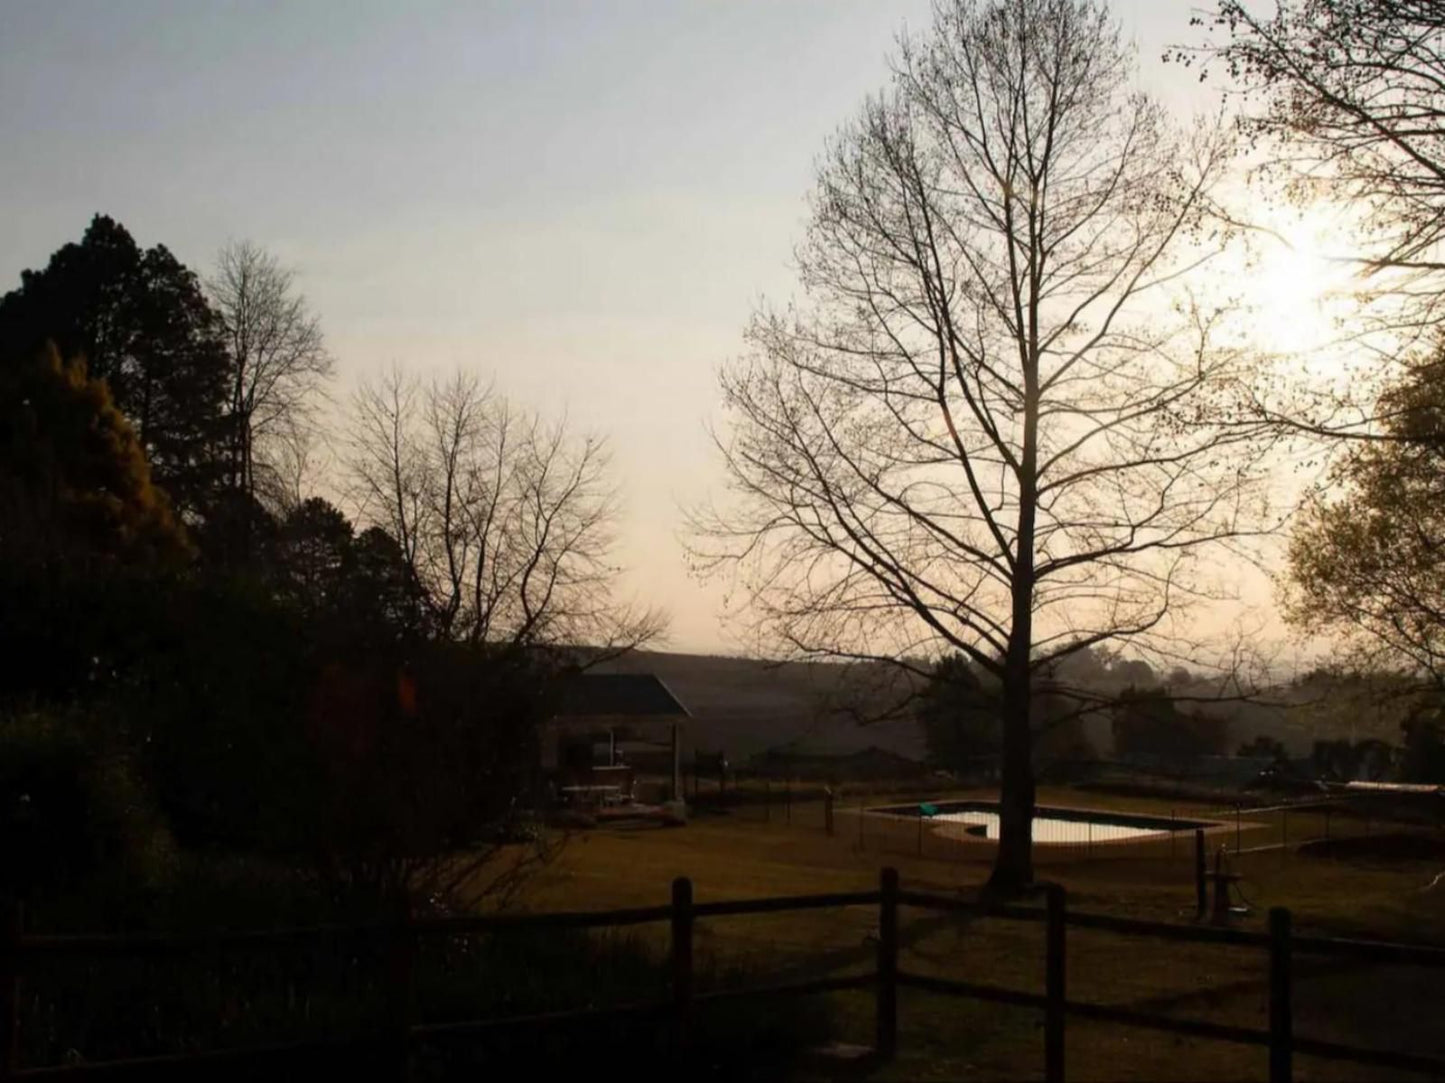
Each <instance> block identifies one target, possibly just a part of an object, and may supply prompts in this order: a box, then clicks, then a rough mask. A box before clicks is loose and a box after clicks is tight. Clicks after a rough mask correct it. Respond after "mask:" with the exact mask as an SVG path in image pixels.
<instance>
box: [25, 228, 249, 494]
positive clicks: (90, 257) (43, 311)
mask: <svg viewBox="0 0 1445 1083" xmlns="http://www.w3.org/2000/svg"><path fill="white" fill-rule="evenodd" d="M47 342H53V343H54V344H55V347H56V349H57V350H58V351H59V353H60V355H61V356H62V357H65V358H81V359H83V360H84V362H85V364H86V370H87V373H88V375H89V377H90V378H91V379H93V380H100V381H104V382H105V384H106V386H107V387H108V388H109V391H110V395H111V398H112V400H113V401H114V404H115V407H116V409H118V410H119V411H120V412H121V414H122V415H123V416H124V417H125V418H126V419H127V420H128V421H129V422H130V424H131V426H132V427H133V428H134V430H135V433H136V437H137V439H138V440H139V443H140V446H141V448H142V449H143V450H144V452H145V456H146V459H147V460H148V461H149V463H150V465H151V470H152V471H153V473H154V475H155V480H156V483H157V484H159V485H160V486H161V487H162V488H164V489H165V490H166V492H167V493H168V494H169V495H170V497H171V499H172V501H173V502H174V504H175V506H176V508H177V510H178V511H180V512H181V513H182V514H184V515H192V514H195V513H198V512H201V511H203V510H204V508H205V506H206V504H207V502H208V499H209V496H210V494H211V492H212V490H213V489H214V487H215V485H216V483H217V481H218V480H219V476H220V475H219V468H220V457H219V451H220V445H219V438H220V436H221V424H222V416H223V409H224V398H223V395H224V389H225V386H226V379H227V372H228V369H229V359H228V357H227V353H226V348H225V344H224V341H223V340H222V338H221V327H220V324H219V322H218V321H217V318H216V314H215V312H214V311H212V309H211V307H210V305H209V304H208V303H207V301H206V298H205V295H204V293H203V291H202V289H201V285H200V282H199V280H198V279H197V277H196V276H195V275H194V274H193V273H192V272H191V271H190V270H188V269H187V268H186V267H185V266H183V265H182V264H181V263H180V262H179V261H178V260H176V258H175V257H174V256H173V255H171V253H170V252H169V250H167V249H166V248H165V247H164V246H163V245H156V246H154V247H152V248H149V249H144V250H143V249H141V248H140V246H138V245H137V244H136V242H135V241H134V240H133V239H132V237H131V235H130V234H129V233H128V232H127V231H126V229H125V228H124V227H123V226H121V225H120V224H119V223H118V222H116V221H115V220H114V219H111V218H107V217H106V216H104V215H99V214H98V215H96V216H95V217H94V218H93V219H92V220H91V222H90V225H89V226H88V227H87V229H86V231H85V235H84V236H83V237H82V238H81V240H80V241H79V242H78V243H71V244H66V245H64V246H63V247H61V248H60V249H59V250H57V251H56V252H55V254H54V255H52V256H51V257H50V261H49V262H48V263H47V264H46V266H45V267H44V268H43V269H42V270H38V271H34V270H29V271H24V272H22V273H21V285H20V288H19V289H16V290H13V291H11V292H10V293H8V294H6V295H5V296H4V297H3V298H0V356H3V357H5V358H7V359H10V360H11V361H22V360H23V359H26V358H29V357H31V356H34V355H35V353H36V352H38V351H40V350H41V349H43V348H44V346H45V344H46V343H47Z"/></svg>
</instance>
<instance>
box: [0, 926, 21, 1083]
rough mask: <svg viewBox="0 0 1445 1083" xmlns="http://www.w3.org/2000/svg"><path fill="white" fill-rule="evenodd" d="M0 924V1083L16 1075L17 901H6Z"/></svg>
mask: <svg viewBox="0 0 1445 1083" xmlns="http://www.w3.org/2000/svg"><path fill="white" fill-rule="evenodd" d="M0 921H3V922H4V927H3V928H0V998H3V999H0V1027H3V1028H4V1029H3V1031H0V1080H10V1079H14V1078H15V1073H16V1072H18V1071H20V934H21V932H22V931H23V929H24V925H25V911H24V908H23V906H22V904H21V903H20V901H19V900H17V899H9V900H6V902H5V904H4V907H3V911H0Z"/></svg>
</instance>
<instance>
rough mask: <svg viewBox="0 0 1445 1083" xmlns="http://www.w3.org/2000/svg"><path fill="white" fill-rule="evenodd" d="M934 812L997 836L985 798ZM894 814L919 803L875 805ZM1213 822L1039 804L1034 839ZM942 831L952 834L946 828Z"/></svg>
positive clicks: (1107, 838)
mask: <svg viewBox="0 0 1445 1083" xmlns="http://www.w3.org/2000/svg"><path fill="white" fill-rule="evenodd" d="M929 807H930V808H936V809H937V812H936V813H935V814H934V815H931V816H926V817H925V818H926V819H927V820H928V821H929V822H931V823H935V824H962V825H965V826H964V830H965V831H966V832H967V833H968V834H970V835H976V836H979V837H981V838H986V839H992V840H995V841H996V840H997V839H998V831H999V814H998V805H997V804H994V803H991V802H986V801H944V802H937V803H931V804H930V806H929ZM873 811H875V812H881V813H888V814H891V815H895V816H918V815H921V814H922V813H920V806H918V805H898V806H893V807H891V808H881V809H874V810H873ZM1208 826H1211V825H1209V824H1207V823H1204V822H1202V821H1199V820H1179V819H1167V818H1163V817H1158V816H1138V815H1135V814H1133V813H1125V812H1118V813H1116V812H1108V811H1102V810H1094V809H1059V808H1044V807H1040V808H1038V809H1036V810H1035V813H1034V825H1033V840H1034V842H1036V843H1044V844H1049V843H1090V842H1115V841H1119V840H1121V839H1144V838H1151V837H1157V836H1159V835H1164V834H1167V833H1168V832H1170V831H1184V830H1191V829H1193V828H1196V827H1208ZM941 833H943V834H952V832H949V831H947V830H945V831H944V832H941Z"/></svg>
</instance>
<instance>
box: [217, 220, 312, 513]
mask: <svg viewBox="0 0 1445 1083" xmlns="http://www.w3.org/2000/svg"><path fill="white" fill-rule="evenodd" d="M207 285H208V287H209V293H210V297H211V304H212V305H213V306H214V307H215V309H216V311H217V312H218V313H219V314H220V316H221V320H222V323H223V325H224V328H225V334H226V340H227V345H228V347H229V349H230V354H231V380H230V388H229V391H228V413H229V423H230V433H229V447H228V459H229V463H230V470H229V473H230V477H229V482H230V485H231V486H232V488H233V489H236V490H239V491H241V492H244V493H245V494H246V495H247V496H256V495H257V493H258V491H260V490H263V489H265V488H266V487H267V485H268V482H269V480H270V479H269V478H268V477H266V476H263V475H266V474H267V473H268V472H269V470H270V466H271V463H270V460H269V457H268V455H269V452H270V451H271V450H272V445H273V443H276V442H278V441H279V442H284V441H286V440H287V439H288V438H289V436H290V435H291V434H292V433H293V432H294V431H295V428H296V427H297V426H298V425H305V424H306V423H307V422H309V420H310V417H309V414H310V410H311V408H312V406H313V405H314V400H315V396H316V393H317V392H318V390H319V389H320V388H321V387H322V385H323V384H324V382H325V380H326V379H327V377H329V376H330V375H331V368H332V361H331V357H330V355H329V354H328V353H327V352H326V346H325V343H324V341H323V339H322V335H321V322H320V320H318V319H317V318H316V316H315V315H313V314H312V313H311V311H310V309H309V308H308V307H307V305H306V299H305V298H304V297H302V296H301V294H300V293H298V292H297V290H296V283H295V276H294V275H293V273H292V272H291V271H290V270H288V269H287V268H285V267H283V266H282V265H281V264H280V263H279V262H278V261H277V259H276V257H275V256H273V255H271V254H270V253H268V252H267V251H266V250H265V249H263V248H261V247H259V246H258V245H255V244H253V243H252V242H250V241H239V242H236V243H233V244H229V245H227V246H226V247H225V248H223V249H222V250H221V253H220V255H219V257H218V258H217V260H216V272H215V274H214V275H213V276H212V277H211V279H210V280H209V282H208V283H207Z"/></svg>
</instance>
